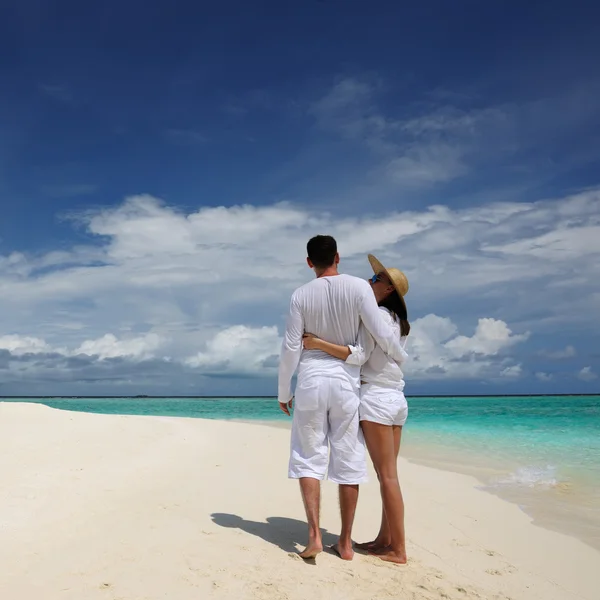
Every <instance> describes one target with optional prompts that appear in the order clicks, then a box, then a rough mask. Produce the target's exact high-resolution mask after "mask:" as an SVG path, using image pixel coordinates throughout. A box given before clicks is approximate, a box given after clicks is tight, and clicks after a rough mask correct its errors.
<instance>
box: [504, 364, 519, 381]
mask: <svg viewBox="0 0 600 600" xmlns="http://www.w3.org/2000/svg"><path fill="white" fill-rule="evenodd" d="M522 372H523V369H522V368H521V365H511V366H510V367H505V368H504V369H502V371H500V375H501V376H502V377H511V378H517V377H521V374H522Z"/></svg>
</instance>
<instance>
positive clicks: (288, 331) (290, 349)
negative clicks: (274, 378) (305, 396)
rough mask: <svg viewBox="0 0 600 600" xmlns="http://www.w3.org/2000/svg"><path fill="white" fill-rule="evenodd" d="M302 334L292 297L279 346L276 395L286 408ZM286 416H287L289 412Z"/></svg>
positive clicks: (299, 314) (289, 397) (294, 301)
mask: <svg viewBox="0 0 600 600" xmlns="http://www.w3.org/2000/svg"><path fill="white" fill-rule="evenodd" d="M303 333H304V319H303V318H302V313H301V311H300V307H299V306H298V302H297V301H296V298H295V297H294V296H292V300H291V302H290V310H289V314H288V317H287V322H286V326H285V333H284V334H283V343H282V344H281V355H280V358H279V381H278V393H277V396H278V400H279V403H280V404H285V405H286V406H287V405H288V404H289V402H290V400H291V399H292V376H293V375H294V373H295V371H296V368H297V367H298V363H299V361H300V355H301V354H302V334H303ZM282 410H283V408H282ZM284 412H287V411H284ZM287 414H289V412H288V413H287Z"/></svg>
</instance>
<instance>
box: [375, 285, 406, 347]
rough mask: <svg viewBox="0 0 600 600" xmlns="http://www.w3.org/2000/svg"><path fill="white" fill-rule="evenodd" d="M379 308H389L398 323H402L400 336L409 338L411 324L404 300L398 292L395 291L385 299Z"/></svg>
mask: <svg viewBox="0 0 600 600" xmlns="http://www.w3.org/2000/svg"><path fill="white" fill-rule="evenodd" d="M379 306H383V307H384V308H387V309H388V310H389V311H390V312H391V313H392V315H394V318H395V319H396V321H398V322H399V323H400V335H401V336H402V337H404V336H407V335H408V334H409V333H410V323H409V322H408V313H407V311H406V306H405V304H404V302H402V300H400V296H399V295H398V292H397V291H396V290H394V291H393V292H392V293H391V294H390V295H389V296H388V297H387V298H385V299H383V300H382V301H381V302H380V303H379Z"/></svg>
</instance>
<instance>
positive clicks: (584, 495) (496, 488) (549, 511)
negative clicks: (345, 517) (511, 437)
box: [238, 419, 600, 552]
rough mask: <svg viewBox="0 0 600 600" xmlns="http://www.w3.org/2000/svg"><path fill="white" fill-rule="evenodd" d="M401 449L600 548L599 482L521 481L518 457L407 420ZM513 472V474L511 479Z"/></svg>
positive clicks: (277, 423) (285, 423) (283, 424)
mask: <svg viewBox="0 0 600 600" xmlns="http://www.w3.org/2000/svg"><path fill="white" fill-rule="evenodd" d="M238 422H241V423H248V424H256V423H261V424H262V425H265V426H268V427H275V428H277V429H286V430H289V429H290V428H291V420H290V419H288V420H275V419H274V420H263V421H254V420H239V421H238ZM406 434H408V435H404V436H403V445H402V448H401V451H400V456H401V458H403V459H405V460H407V461H409V462H410V463H412V464H415V465H421V466H424V467H429V468H433V469H440V470H443V471H449V472H452V473H458V474H461V475H468V476H470V477H473V478H475V479H476V480H477V482H478V484H477V486H476V487H477V488H478V489H481V490H482V491H485V492H488V493H490V494H493V495H494V496H497V497H498V498H501V499H502V500H504V501H506V502H510V503H511V504H514V505H516V506H518V507H519V508H520V509H521V510H523V511H524V512H525V513H526V514H527V515H528V516H529V517H530V518H531V519H532V522H533V524H534V525H537V526H539V527H543V528H545V529H549V530H551V531H555V532H558V533H562V534H565V535H568V536H571V537H574V538H576V539H578V540H580V541H582V542H584V543H585V544H587V545H589V546H590V547H591V548H593V549H594V550H597V551H599V552H600V505H599V504H598V502H597V497H596V496H595V495H592V494H591V493H590V492H589V491H588V490H589V489H594V490H595V488H594V486H593V482H590V483H588V482H586V483H588V485H587V486H586V488H585V489H583V490H581V486H580V485H578V484H579V482H575V483H572V482H561V481H555V480H552V481H548V482H546V481H541V482H529V481H527V480H525V481H519V480H517V477H516V476H515V474H516V475H517V476H518V475H519V466H518V464H517V463H512V464H507V463H506V462H503V461H500V460H498V461H496V462H490V460H489V457H488V456H486V457H485V458H483V459H482V458H480V457H477V456H473V455H470V454H468V453H466V452H464V451H461V450H460V449H457V448H454V447H451V446H440V445H438V444H436V443H429V444H427V443H424V442H422V441H414V440H411V438H410V429H409V426H407V429H406ZM511 478H512V480H511Z"/></svg>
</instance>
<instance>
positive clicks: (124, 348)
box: [73, 333, 162, 360]
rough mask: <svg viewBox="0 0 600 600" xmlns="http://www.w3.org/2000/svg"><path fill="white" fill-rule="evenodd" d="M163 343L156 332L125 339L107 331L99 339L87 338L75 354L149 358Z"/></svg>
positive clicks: (103, 357)
mask: <svg viewBox="0 0 600 600" xmlns="http://www.w3.org/2000/svg"><path fill="white" fill-rule="evenodd" d="M161 344H162V340H161V338H160V337H159V336H158V335H156V334H154V333H149V334H147V335H144V336H140V337H134V338H130V339H124V340H119V339H117V338H116V337H115V336H114V335H113V334H112V333H107V334H106V335H104V336H102V337H101V338H98V339H97V340H86V341H85V342H83V343H82V344H81V346H79V348H77V350H75V351H74V352H73V354H75V355H77V354H87V355H88V356H97V357H98V358H99V359H101V360H102V359H105V358H116V357H128V358H132V359H135V360H147V359H149V358H153V357H154V356H155V352H156V350H157V349H158V348H159V347H160V346H161Z"/></svg>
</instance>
